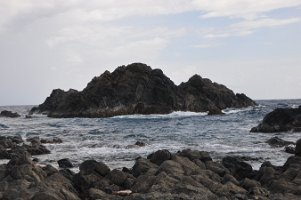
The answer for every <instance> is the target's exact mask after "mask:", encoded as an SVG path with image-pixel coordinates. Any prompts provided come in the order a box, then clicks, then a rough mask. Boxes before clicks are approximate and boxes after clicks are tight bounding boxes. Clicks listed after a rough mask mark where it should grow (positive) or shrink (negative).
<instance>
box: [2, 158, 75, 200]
mask: <svg viewBox="0 0 301 200" xmlns="http://www.w3.org/2000/svg"><path fill="white" fill-rule="evenodd" d="M0 180H1V181H0V185H1V187H0V199H3V200H12V199H22V200H42V199H44V200H46V199H49V200H50V199H51V200H79V199H80V198H79V197H78V194H77V191H76V189H75V188H74V187H73V185H72V182H71V181H70V180H68V179H67V178H65V177H64V176H63V175H62V174H61V173H60V172H59V171H57V170H55V169H53V170H52V172H51V173H49V167H45V168H42V167H40V166H38V165H36V164H34V163H33V162H32V161H31V159H30V155H29V154H28V153H27V152H22V153H20V154H18V155H15V156H14V157H13V158H12V159H11V160H10V162H9V163H8V164H7V165H1V167H0Z"/></svg>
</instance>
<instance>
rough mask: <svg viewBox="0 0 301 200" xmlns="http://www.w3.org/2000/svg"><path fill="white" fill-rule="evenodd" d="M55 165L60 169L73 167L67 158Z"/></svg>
mask: <svg viewBox="0 0 301 200" xmlns="http://www.w3.org/2000/svg"><path fill="white" fill-rule="evenodd" d="M57 163H58V164H59V167H60V168H73V167H74V166H73V164H72V162H71V161H70V160H69V159H68V158H64V159H61V160H58V161H57Z"/></svg>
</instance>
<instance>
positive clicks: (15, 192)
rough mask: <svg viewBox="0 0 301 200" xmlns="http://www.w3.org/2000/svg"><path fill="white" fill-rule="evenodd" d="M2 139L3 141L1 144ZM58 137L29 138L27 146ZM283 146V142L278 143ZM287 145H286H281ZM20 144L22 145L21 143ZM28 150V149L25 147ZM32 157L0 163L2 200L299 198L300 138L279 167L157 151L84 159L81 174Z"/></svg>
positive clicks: (16, 141)
mask: <svg viewBox="0 0 301 200" xmlns="http://www.w3.org/2000/svg"><path fill="white" fill-rule="evenodd" d="M0 141H2V142H1V145H2V146H3V145H4V144H6V147H13V146H14V145H17V146H19V145H20V144H22V142H24V141H21V140H20V138H19V137H5V138H4V137H2V138H0ZM3 141H4V142H3ZM41 141H44V142H60V141H59V140H58V139H51V140H45V139H40V140H38V139H37V138H33V139H31V140H29V141H28V142H30V143H31V145H29V146H41V145H42V144H41V143H40V142H41ZM281 144H282V143H281ZM285 144H286V143H285ZM21 146H24V144H23V145H21ZM29 149H30V148H29ZM59 165H60V167H61V168H59V169H56V168H54V167H53V166H51V165H43V164H40V163H39V162H38V161H37V160H35V161H33V158H32V157H31V155H30V153H28V149H26V148H15V150H14V151H13V153H12V154H11V156H10V161H9V162H8V163H7V164H3V165H0V199H3V200H11V199H22V200H27V199H28V200H40V199H41V200H42V199H43V200H46V199H47V200H48V199H49V200H79V199H88V200H94V199H106V200H110V199H111V200H121V199H124V200H130V199H133V200H134V199H135V200H140V199H149V200H151V199H170V200H172V199H174V200H178V199H187V200H188V199H223V200H227V199H228V200H230V199H300V198H301V170H300V169H301V139H300V140H298V141H297V142H296V150H295V155H294V156H291V157H290V158H288V160H287V161H286V163H285V164H284V165H283V166H273V165H272V164H271V163H269V162H264V163H263V164H262V165H261V167H260V169H259V170H254V169H253V168H252V166H251V165H249V164H248V163H246V162H244V160H243V159H242V158H240V157H233V156H232V157H231V156H227V157H224V158H223V159H222V160H221V161H214V160H212V158H211V156H210V154H209V153H208V152H205V151H197V150H190V149H186V150H182V151H179V152H177V153H171V152H169V151H168V150H166V149H165V150H159V151H156V152H154V153H152V154H150V155H149V156H148V157H147V158H141V157H139V158H137V159H136V161H135V164H134V166H133V167H132V168H130V169H129V168H123V169H122V170H118V169H113V170H111V169H110V168H109V167H108V166H107V165H106V164H105V163H103V162H101V161H96V160H86V161H84V162H82V163H81V164H80V165H79V172H78V173H74V172H72V171H71V170H69V169H68V168H69V167H72V163H71V162H70V161H69V160H68V159H63V160H60V161H59Z"/></svg>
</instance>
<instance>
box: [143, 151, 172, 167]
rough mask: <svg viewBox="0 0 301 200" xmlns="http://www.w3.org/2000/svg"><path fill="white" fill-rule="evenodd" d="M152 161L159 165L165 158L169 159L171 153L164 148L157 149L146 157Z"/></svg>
mask: <svg viewBox="0 0 301 200" xmlns="http://www.w3.org/2000/svg"><path fill="white" fill-rule="evenodd" d="M147 158H148V159H150V161H151V162H152V163H155V164H157V165H161V163H163V162H164V161H165V160H170V159H171V153H170V152H169V151H168V150H166V149H164V150H158V151H156V152H154V153H152V154H150V155H149V156H148V157H147Z"/></svg>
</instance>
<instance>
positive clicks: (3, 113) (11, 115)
mask: <svg viewBox="0 0 301 200" xmlns="http://www.w3.org/2000/svg"><path fill="white" fill-rule="evenodd" d="M0 117H8V118H17V117H20V115H19V114H18V113H16V112H12V111H8V110H3V111H1V113H0Z"/></svg>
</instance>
